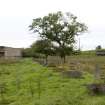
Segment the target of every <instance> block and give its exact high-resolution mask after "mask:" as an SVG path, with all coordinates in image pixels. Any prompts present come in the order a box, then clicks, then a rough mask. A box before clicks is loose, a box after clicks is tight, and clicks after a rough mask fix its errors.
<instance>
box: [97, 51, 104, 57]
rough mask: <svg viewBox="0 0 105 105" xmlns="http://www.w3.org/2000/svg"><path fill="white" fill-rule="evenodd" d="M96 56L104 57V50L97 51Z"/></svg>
mask: <svg viewBox="0 0 105 105" xmlns="http://www.w3.org/2000/svg"><path fill="white" fill-rule="evenodd" d="M96 55H97V56H105V50H104V49H103V50H97V51H96Z"/></svg>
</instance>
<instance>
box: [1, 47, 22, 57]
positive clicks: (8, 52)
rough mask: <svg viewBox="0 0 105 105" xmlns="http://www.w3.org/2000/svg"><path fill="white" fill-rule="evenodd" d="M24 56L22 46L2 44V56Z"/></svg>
mask: <svg viewBox="0 0 105 105" xmlns="http://www.w3.org/2000/svg"><path fill="white" fill-rule="evenodd" d="M20 57H22V49H21V48H12V47H5V46H0V58H20Z"/></svg>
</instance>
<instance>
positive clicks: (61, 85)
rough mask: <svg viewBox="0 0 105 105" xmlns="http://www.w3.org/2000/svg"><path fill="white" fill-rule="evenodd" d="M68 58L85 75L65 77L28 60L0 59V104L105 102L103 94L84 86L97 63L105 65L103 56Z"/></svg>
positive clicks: (90, 80)
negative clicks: (6, 61) (80, 68)
mask: <svg viewBox="0 0 105 105" xmlns="http://www.w3.org/2000/svg"><path fill="white" fill-rule="evenodd" d="M69 59H70V61H71V62H72V63H73V62H80V65H81V67H82V66H83V67H84V68H83V67H82V70H83V73H84V75H83V76H84V78H82V79H72V78H67V77H64V76H63V75H62V72H56V71H55V70H53V68H51V67H44V66H42V65H39V64H38V63H36V62H33V61H32V60H31V59H22V60H20V61H16V62H14V61H13V62H9V61H8V63H5V62H0V105H105V101H104V99H105V96H104V95H102V96H101V95H95V96H92V95H90V94H89V91H88V90H87V88H86V86H85V85H86V84H90V83H93V82H94V81H95V80H94V78H93V75H92V73H90V71H91V70H93V67H94V65H95V64H96V63H98V64H100V65H101V64H102V65H104V64H105V58H104V57H93V58H92V57H89V56H85V57H80V56H75V57H70V58H69ZM69 63H70V62H69ZM88 71H89V72H88Z"/></svg>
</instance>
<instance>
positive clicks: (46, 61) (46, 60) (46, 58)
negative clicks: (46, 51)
mask: <svg viewBox="0 0 105 105" xmlns="http://www.w3.org/2000/svg"><path fill="white" fill-rule="evenodd" d="M45 64H46V65H47V64H48V55H46V57H45Z"/></svg>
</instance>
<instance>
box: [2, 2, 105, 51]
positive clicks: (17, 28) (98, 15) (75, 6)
mask: <svg viewBox="0 0 105 105" xmlns="http://www.w3.org/2000/svg"><path fill="white" fill-rule="evenodd" d="M104 10H105V0H0V46H9V47H16V48H27V47H29V46H30V45H31V44H32V43H33V42H34V41H35V40H37V38H38V37H37V36H36V35H35V34H34V33H32V32H30V31H29V28H28V26H29V25H30V24H31V23H32V19H35V18H38V17H42V16H45V15H47V14H48V13H53V12H57V11H62V12H70V13H73V14H74V15H75V16H77V17H78V19H79V20H80V21H81V22H83V23H85V24H86V25H87V26H88V32H87V33H84V34H82V35H80V36H79V37H78V38H77V41H78V40H79V39H80V47H81V49H82V50H92V49H95V48H96V46H98V45H101V46H102V48H105V12H104ZM76 46H77V48H78V46H79V44H78V42H77V44H76Z"/></svg>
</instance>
